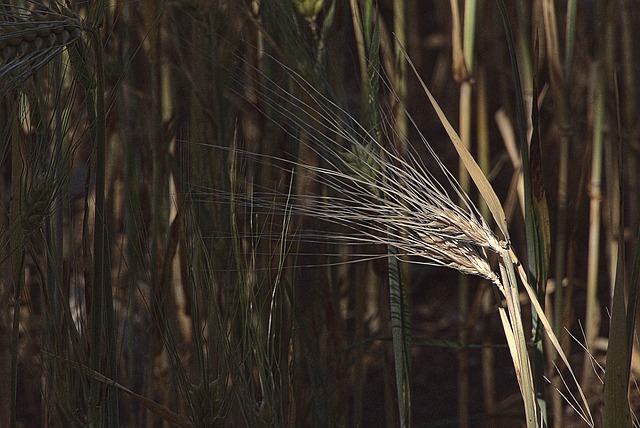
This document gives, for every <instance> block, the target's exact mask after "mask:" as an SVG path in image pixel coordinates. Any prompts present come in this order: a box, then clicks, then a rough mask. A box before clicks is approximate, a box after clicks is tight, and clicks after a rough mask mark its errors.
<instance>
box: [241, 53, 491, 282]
mask: <svg viewBox="0 0 640 428" xmlns="http://www.w3.org/2000/svg"><path fill="white" fill-rule="evenodd" d="M280 65H281V66H282V67H283V68H284V69H285V70H286V71H287V73H288V74H289V77H290V79H291V81H292V82H293V83H294V85H295V90H294V92H295V93H296V94H299V95H295V96H294V95H292V91H291V90H283V89H282V88H281V86H280V85H278V84H276V83H275V82H273V81H271V80H269V78H268V77H267V76H261V79H263V80H262V81H261V82H257V81H255V80H253V81H251V82H250V83H252V84H254V85H260V87H259V90H258V91H257V92H258V93H260V94H261V96H262V98H261V106H262V107H260V108H261V110H262V111H263V113H265V115H267V116H269V117H270V118H271V119H272V120H273V123H275V124H276V125H277V126H280V127H281V128H282V129H283V130H284V131H285V132H287V133H289V134H290V136H291V137H293V139H294V140H296V141H298V142H299V143H300V144H303V145H304V146H305V148H306V149H307V150H308V151H310V152H312V153H314V154H315V155H316V157H317V158H318V159H319V162H318V163H317V164H309V163H305V162H304V161H302V160H298V159H296V160H293V161H287V160H285V164H288V165H289V167H290V169H291V170H292V171H294V173H295V174H299V175H305V176H307V177H310V178H311V179H312V180H313V181H315V182H317V183H319V184H320V185H321V186H324V188H325V189H328V190H327V192H326V194H316V195H311V196H309V195H307V196H305V198H301V197H298V198H290V200H289V202H290V203H292V204H293V208H292V212H293V213H294V214H301V215H307V216H311V217H314V218H316V219H321V220H323V221H326V222H329V223H333V224H337V225H340V226H343V227H344V229H343V230H342V232H343V234H335V235H332V236H331V239H333V240H336V241H339V242H343V243H347V244H349V243H350V244H353V243H373V244H385V245H392V246H395V247H396V248H398V249H399V250H400V251H401V252H402V253H403V254H405V255H407V256H410V257H411V258H412V259H414V260H415V259H419V260H420V262H421V263H426V264H434V265H438V266H447V267H451V268H454V269H457V270H458V271H460V272H463V273H465V274H474V275H478V276H481V277H483V278H487V279H489V280H490V281H492V282H495V283H498V282H499V281H498V277H497V275H496V274H495V273H494V272H493V271H492V269H491V267H490V265H489V262H488V258H487V253H486V250H487V249H489V250H490V251H493V252H499V251H500V244H499V239H498V237H497V236H496V235H495V234H494V233H493V231H492V230H491V229H490V228H489V227H488V225H487V224H486V223H485V221H484V220H483V219H482V217H481V216H480V215H479V213H478V210H477V209H476V208H475V206H474V205H473V203H472V202H471V200H470V199H469V197H468V196H467V195H466V194H465V192H464V191H463V190H462V189H461V187H460V186H459V184H458V183H457V181H456V179H455V177H453V175H452V174H450V173H449V171H448V170H447V168H446V167H445V166H444V164H443V163H442V162H441V161H440V159H439V157H438V156H437V154H436V153H435V151H434V150H433V148H432V147H431V145H430V144H429V143H428V142H427V140H426V138H424V136H422V134H420V133H419V132H417V135H418V136H419V144H423V145H424V147H425V148H426V151H425V152H426V153H427V155H428V156H430V160H429V165H430V167H429V168H427V167H426V166H425V165H426V164H425V162H424V161H423V160H421V159H420V158H419V157H418V155H417V154H416V152H415V151H414V150H412V149H409V151H408V152H407V153H403V154H401V153H399V152H398V151H397V150H396V149H395V147H398V146H403V147H411V144H409V142H408V139H407V136H405V135H400V134H399V133H398V132H397V131H396V127H395V126H394V124H393V123H392V122H391V120H390V119H389V118H390V117H391V115H390V114H387V111H385V110H384V109H383V110H382V111H381V114H380V116H381V117H382V118H383V120H384V121H385V123H384V125H385V126H383V132H382V133H378V132H377V131H376V132H374V131H373V130H368V129H365V128H364V127H363V126H362V125H361V124H360V123H359V121H358V120H356V119H355V118H354V117H353V116H352V115H351V114H349V112H347V111H346V110H345V109H343V108H342V107H340V106H339V105H338V104H337V103H336V102H334V101H333V100H332V99H331V98H329V97H328V96H326V95H325V94H324V93H323V92H321V91H320V90H318V89H317V88H315V87H313V85H311V84H310V83H309V82H307V81H306V80H305V79H304V78H303V77H302V76H301V75H300V74H297V73H296V72H295V71H294V70H292V69H290V68H287V67H286V66H284V65H282V64H280ZM244 77H245V78H249V79H251V78H250V77H247V76H244ZM244 83H246V82H244ZM414 126H415V123H414ZM416 130H417V128H416ZM301 133H304V136H305V137H304V138H303V139H302V138H300V135H301ZM399 141H400V142H401V143H402V144H399ZM253 200H254V201H255V198H254V199H253ZM454 200H457V201H461V202H460V203H456V202H454ZM345 230H346V233H344V232H345ZM327 239H329V238H327Z"/></svg>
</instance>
